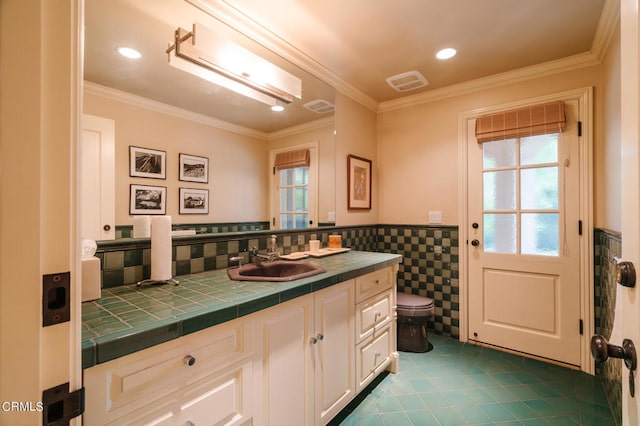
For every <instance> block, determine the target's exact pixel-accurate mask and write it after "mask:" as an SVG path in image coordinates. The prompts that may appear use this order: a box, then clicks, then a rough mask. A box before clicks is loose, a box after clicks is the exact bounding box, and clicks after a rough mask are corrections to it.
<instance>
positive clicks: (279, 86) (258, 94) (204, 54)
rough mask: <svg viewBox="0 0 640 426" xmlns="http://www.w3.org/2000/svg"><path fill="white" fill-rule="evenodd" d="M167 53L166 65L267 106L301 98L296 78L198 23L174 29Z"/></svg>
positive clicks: (300, 88) (300, 84)
mask: <svg viewBox="0 0 640 426" xmlns="http://www.w3.org/2000/svg"><path fill="white" fill-rule="evenodd" d="M167 54H168V55H169V64H170V65H172V66H174V67H176V68H178V69H181V70H183V71H186V72H189V73H191V74H193V75H196V76H198V77H200V78H203V79H205V80H208V81H211V82H212V83H215V84H218V85H220V86H223V87H226V88H227V89H229V90H233V91H234V92H237V93H240V94H241V95H244V96H248V97H250V98H252V99H255V100H257V101H260V102H263V103H265V104H267V105H270V106H274V105H276V104H281V103H283V102H284V103H287V104H288V103H291V102H293V99H294V98H298V99H300V98H301V97H302V81H301V80H300V79H299V78H298V77H296V76H294V75H293V74H291V73H289V72H287V71H285V70H283V69H281V68H279V67H277V66H276V65H274V64H272V63H271V62H269V61H267V60H265V59H263V58H261V57H260V56H258V55H256V54H254V53H253V52H250V51H249V50H247V49H245V48H244V47H242V46H240V45H238V44H236V43H234V42H232V41H230V40H226V39H224V38H222V37H220V36H219V35H218V34H216V33H215V32H213V31H211V30H210V29H208V28H206V27H205V26H203V25H201V24H198V23H195V24H193V29H192V31H187V30H185V29H183V28H178V29H177V30H176V31H175V33H174V43H173V44H171V45H169V48H168V49H167ZM278 101H279V102H278Z"/></svg>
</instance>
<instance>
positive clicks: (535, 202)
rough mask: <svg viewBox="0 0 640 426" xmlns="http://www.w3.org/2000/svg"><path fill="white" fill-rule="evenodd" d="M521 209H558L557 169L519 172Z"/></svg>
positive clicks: (549, 168)
mask: <svg viewBox="0 0 640 426" xmlns="http://www.w3.org/2000/svg"><path fill="white" fill-rule="evenodd" d="M520 203H521V208H522V209H557V208H558V167H557V166H554V167H539V168H535V169H522V170H520Z"/></svg>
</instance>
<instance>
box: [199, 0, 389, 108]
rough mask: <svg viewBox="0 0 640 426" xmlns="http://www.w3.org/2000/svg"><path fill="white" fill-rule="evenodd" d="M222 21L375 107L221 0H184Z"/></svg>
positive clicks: (323, 67) (366, 104)
mask: <svg viewBox="0 0 640 426" xmlns="http://www.w3.org/2000/svg"><path fill="white" fill-rule="evenodd" d="M186 1H187V2H188V3H189V4H191V5H193V6H194V7H197V8H198V9H200V10H202V11H203V12H205V13H207V14H208V15H210V16H211V17H213V18H215V19H217V20H218V21H220V22H221V23H223V24H224V25H226V26H228V27H231V28H233V29H234V30H236V31H238V32H240V33H241V34H244V35H245V36H246V37H249V38H250V39H252V40H253V41H255V42H256V43H259V44H261V45H262V46H264V47H265V48H267V49H269V50H270V51H272V52H273V53H275V54H276V55H278V56H280V57H282V58H284V59H285V60H287V61H289V62H291V63H292V64H293V65H295V66H297V67H298V68H300V69H302V70H303V71H306V72H308V73H309V74H311V75H313V76H314V77H316V78H318V79H320V80H322V81H324V82H325V83H327V84H328V85H330V86H332V87H333V88H334V89H336V90H338V91H340V93H342V94H344V95H346V96H348V97H350V98H352V99H353V100H355V101H356V102H358V103H360V104H361V105H363V106H365V107H367V108H369V109H371V110H372V111H374V112H375V111H377V109H378V102H377V101H375V100H374V99H373V98H371V97H370V96H368V95H366V94H365V93H364V92H362V91H360V90H358V89H356V88H355V87H353V86H352V85H351V84H349V83H347V82H346V81H344V80H343V79H342V78H340V77H339V76H338V75H337V74H335V73H334V72H332V71H331V70H329V69H328V68H327V67H325V66H324V65H322V64H321V63H319V62H318V61H316V60H315V59H313V58H312V57H310V56H309V55H307V54H306V53H304V52H303V51H301V50H300V49H298V48H296V47H295V46H294V45H292V44H291V43H289V42H288V41H286V40H284V39H283V38H281V37H280V36H278V35H277V34H275V33H274V32H272V31H270V30H269V29H268V28H266V27H265V26H263V25H262V24H260V23H259V22H257V21H256V20H255V19H253V18H251V17H250V16H248V15H246V14H245V13H243V12H242V11H240V10H239V9H237V8H236V7H234V6H233V5H231V4H229V3H227V2H226V1H225V0H186Z"/></svg>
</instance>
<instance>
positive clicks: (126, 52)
mask: <svg viewBox="0 0 640 426" xmlns="http://www.w3.org/2000/svg"><path fill="white" fill-rule="evenodd" d="M116 50H117V51H118V53H119V54H121V55H122V56H124V57H125V58H130V59H138V58H140V57H141V56H142V55H141V54H140V52H138V51H137V50H136V49H133V48H131V47H118V48H117V49H116Z"/></svg>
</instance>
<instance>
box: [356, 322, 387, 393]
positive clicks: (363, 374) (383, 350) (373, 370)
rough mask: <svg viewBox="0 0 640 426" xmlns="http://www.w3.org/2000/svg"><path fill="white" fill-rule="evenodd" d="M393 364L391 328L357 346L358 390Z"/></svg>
mask: <svg viewBox="0 0 640 426" xmlns="http://www.w3.org/2000/svg"><path fill="white" fill-rule="evenodd" d="M390 362H391V327H389V326H387V327H386V328H385V329H384V330H382V331H381V333H380V334H379V335H378V336H375V337H373V338H371V339H369V340H366V341H364V342H363V343H361V344H359V345H358V346H356V374H357V389H356V392H360V391H361V390H362V389H363V388H364V387H365V386H367V385H368V384H369V383H370V382H371V381H372V380H373V379H374V378H375V377H376V376H377V375H378V374H380V373H381V372H382V371H383V370H384V369H385V368H387V366H388V365H389V363H390Z"/></svg>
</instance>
